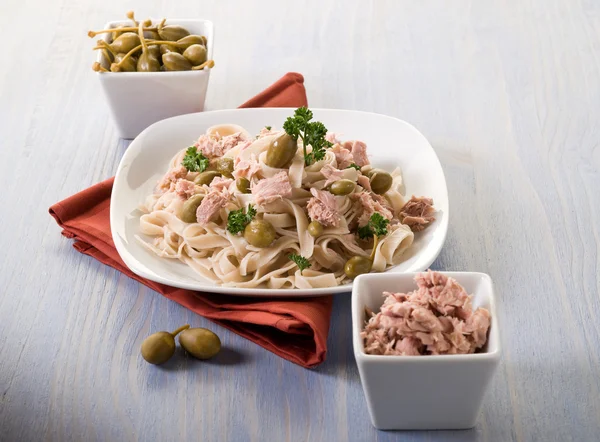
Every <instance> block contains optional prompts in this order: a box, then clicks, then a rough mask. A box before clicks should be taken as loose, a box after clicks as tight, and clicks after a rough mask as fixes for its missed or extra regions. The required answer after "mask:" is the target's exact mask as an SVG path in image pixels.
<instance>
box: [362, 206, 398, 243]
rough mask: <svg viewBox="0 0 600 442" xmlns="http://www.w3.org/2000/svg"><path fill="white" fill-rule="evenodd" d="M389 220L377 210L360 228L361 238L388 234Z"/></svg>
mask: <svg viewBox="0 0 600 442" xmlns="http://www.w3.org/2000/svg"><path fill="white" fill-rule="evenodd" d="M389 223H390V221H389V220H387V219H385V218H384V217H383V216H382V215H381V214H380V213H377V212H375V213H374V214H373V215H371V218H370V219H369V222H368V223H367V224H365V225H364V226H362V227H359V228H358V236H359V238H360V239H367V238H371V237H372V236H385V235H387V225H388V224H389Z"/></svg>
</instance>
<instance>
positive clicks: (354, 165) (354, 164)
mask: <svg viewBox="0 0 600 442" xmlns="http://www.w3.org/2000/svg"><path fill="white" fill-rule="evenodd" d="M351 167H352V168H354V169H356V170H360V166H359V165H358V164H356V163H352V164H350V165H349V166H348V167H346V169H350V168H351Z"/></svg>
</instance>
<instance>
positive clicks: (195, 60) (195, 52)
mask: <svg viewBox="0 0 600 442" xmlns="http://www.w3.org/2000/svg"><path fill="white" fill-rule="evenodd" d="M183 56H184V57H185V58H187V59H188V61H189V62H190V63H192V64H193V65H194V66H198V65H200V64H202V63H204V62H205V61H206V48H205V47H204V45H191V46H188V47H187V48H186V50H185V51H183Z"/></svg>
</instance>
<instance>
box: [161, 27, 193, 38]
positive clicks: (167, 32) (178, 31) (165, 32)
mask: <svg viewBox="0 0 600 442" xmlns="http://www.w3.org/2000/svg"><path fill="white" fill-rule="evenodd" d="M158 35H160V38H162V39H163V40H167V41H177V40H180V39H182V38H183V37H185V36H187V35H190V33H189V31H188V30H187V29H185V28H184V27H181V26H178V25H167V26H164V27H162V28H160V29H159V30H158Z"/></svg>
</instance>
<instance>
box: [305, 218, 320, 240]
mask: <svg viewBox="0 0 600 442" xmlns="http://www.w3.org/2000/svg"><path fill="white" fill-rule="evenodd" d="M308 233H310V236H312V237H314V238H318V237H319V236H321V235H322V234H323V225H322V224H321V223H320V222H319V221H311V222H310V224H309V225H308Z"/></svg>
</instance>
